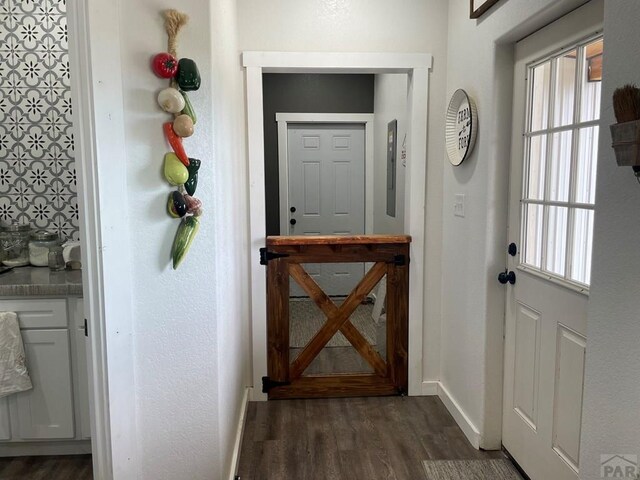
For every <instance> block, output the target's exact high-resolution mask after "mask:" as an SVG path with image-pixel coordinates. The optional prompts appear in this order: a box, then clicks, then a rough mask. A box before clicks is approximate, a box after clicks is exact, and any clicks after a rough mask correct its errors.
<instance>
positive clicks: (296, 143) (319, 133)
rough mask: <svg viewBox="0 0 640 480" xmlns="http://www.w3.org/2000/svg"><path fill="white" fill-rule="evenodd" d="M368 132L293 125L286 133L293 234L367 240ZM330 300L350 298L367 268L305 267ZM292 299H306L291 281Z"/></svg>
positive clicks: (348, 265)
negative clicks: (352, 237) (366, 147)
mask: <svg viewBox="0 0 640 480" xmlns="http://www.w3.org/2000/svg"><path fill="white" fill-rule="evenodd" d="M364 132H365V129H364V125H351V124H290V125H289V126H288V129H287V164H288V165H287V167H288V179H289V212H286V213H287V215H288V217H289V232H288V234H289V235H363V234H364V231H365V230H364V227H365V225H364V223H365V220H364V219H365V216H364V215H365V205H364V196H365V183H364V182H365V181H364V179H365V134H364ZM305 268H306V270H307V271H308V273H309V274H310V275H311V276H312V277H313V278H314V279H315V281H316V282H317V283H318V285H320V287H321V288H322V289H323V290H324V291H325V292H326V293H327V294H329V295H347V294H349V293H350V292H351V290H352V289H353V287H354V286H355V285H356V284H357V283H358V282H359V281H360V279H361V278H362V276H363V275H364V264H363V263H343V264H336V263H328V264H309V265H305ZM291 295H292V296H306V294H305V293H304V292H303V291H302V289H300V288H299V287H298V286H297V285H296V284H295V282H291Z"/></svg>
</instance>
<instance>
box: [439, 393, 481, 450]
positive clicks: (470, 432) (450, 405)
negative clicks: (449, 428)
mask: <svg viewBox="0 0 640 480" xmlns="http://www.w3.org/2000/svg"><path fill="white" fill-rule="evenodd" d="M436 383H437V384H438V396H439V397H440V400H442V403H444V406H445V407H447V410H449V413H450V414H451V416H452V417H453V419H454V420H455V421H456V423H457V424H458V426H459V427H460V429H461V430H462V432H463V433H464V434H465V436H466V437H467V439H468V440H469V442H470V443H471V445H473V447H474V448H476V449H479V448H480V431H479V430H478V429H477V428H476V426H475V425H474V424H473V422H472V421H471V420H470V419H469V417H468V416H467V414H466V413H465V412H464V410H462V408H461V407H460V405H459V404H458V402H456V400H455V399H454V398H453V397H452V396H451V394H450V393H449V391H448V390H447V389H446V388H445V387H444V386H443V385H442V383H441V382H436Z"/></svg>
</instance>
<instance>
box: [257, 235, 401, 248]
mask: <svg viewBox="0 0 640 480" xmlns="http://www.w3.org/2000/svg"><path fill="white" fill-rule="evenodd" d="M408 243H411V236H410V235H289V236H269V237H267V246H278V245H372V244H374V245H379V244H408Z"/></svg>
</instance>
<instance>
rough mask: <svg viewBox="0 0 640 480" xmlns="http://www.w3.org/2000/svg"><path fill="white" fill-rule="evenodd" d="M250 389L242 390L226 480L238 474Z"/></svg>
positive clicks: (230, 479) (232, 479)
mask: <svg viewBox="0 0 640 480" xmlns="http://www.w3.org/2000/svg"><path fill="white" fill-rule="evenodd" d="M251 390H253V389H252V388H251V387H247V388H245V390H244V395H243V396H242V406H241V407H240V412H241V413H240V418H239V419H238V426H237V427H236V439H235V441H234V443H233V455H232V457H231V471H230V472H229V475H228V477H227V478H228V479H229V480H234V479H235V476H236V473H237V472H238V464H239V463H240V449H241V448H242V435H243V434H244V424H245V421H246V420H247V408H248V407H249V398H250V397H251Z"/></svg>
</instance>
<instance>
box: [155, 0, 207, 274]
mask: <svg viewBox="0 0 640 480" xmlns="http://www.w3.org/2000/svg"><path fill="white" fill-rule="evenodd" d="M162 15H163V17H164V28H165V30H166V31H167V36H168V37H169V42H168V51H167V52H161V53H158V54H157V55H155V56H154V57H153V59H152V61H151V70H153V73H155V74H156V75H157V76H158V77H160V78H166V79H169V87H168V88H165V89H163V90H161V91H160V93H159V94H158V105H160V108H162V110H163V111H165V112H167V113H170V114H172V115H173V119H172V120H171V121H166V122H165V123H164V124H163V125H162V130H163V132H164V137H165V139H166V140H167V143H168V144H169V145H170V146H171V149H172V150H173V151H172V152H167V153H166V154H165V156H164V165H163V173H164V177H165V179H166V180H167V182H168V183H169V184H170V185H171V186H172V187H177V190H174V191H172V192H171V193H170V194H169V198H168V200H167V213H168V214H169V216H170V217H172V218H180V219H181V220H180V225H179V226H178V231H177V232H176V236H175V238H174V240H173V247H172V248H171V257H172V259H173V269H174V270H175V269H176V268H178V266H179V265H180V263H181V262H182V260H183V259H184V257H185V255H186V254H187V252H188V251H189V247H191V244H192V243H193V239H194V238H195V237H196V234H197V233H198V230H199V229H200V219H199V217H200V215H202V202H201V201H200V200H198V199H197V198H195V197H194V196H193V195H194V193H195V192H196V187H197V186H198V169H199V168H200V163H201V162H200V160H198V159H196V158H189V157H188V156H187V153H186V151H185V148H184V145H183V143H182V140H183V138H188V137H190V136H191V135H193V133H194V129H195V124H196V122H197V118H196V114H195V111H194V109H193V105H192V104H191V101H190V100H189V97H188V96H187V94H186V92H187V91H196V90H198V89H199V88H200V81H201V80H200V72H199V71H198V66H197V65H196V62H194V61H193V60H191V59H190V58H179V57H178V54H177V52H176V49H177V42H178V33H179V32H180V29H181V28H182V27H183V26H184V25H186V23H187V21H188V20H189V17H187V15H185V14H184V13H180V12H178V11H177V10H165V11H164V12H163V13H162Z"/></svg>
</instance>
